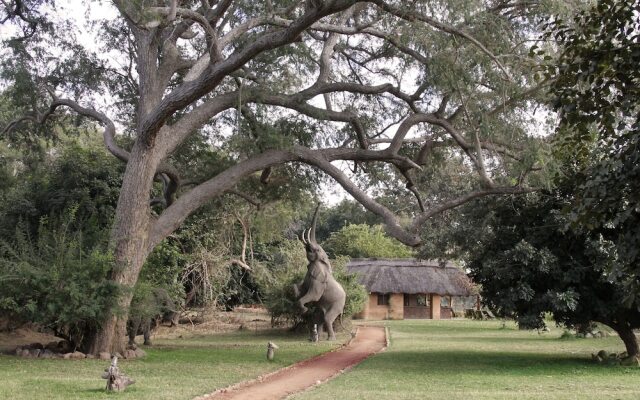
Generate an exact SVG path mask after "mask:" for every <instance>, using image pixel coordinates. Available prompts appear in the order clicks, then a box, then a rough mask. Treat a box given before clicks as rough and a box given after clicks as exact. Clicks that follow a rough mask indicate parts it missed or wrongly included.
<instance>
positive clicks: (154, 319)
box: [127, 288, 179, 346]
mask: <svg viewBox="0 0 640 400" xmlns="http://www.w3.org/2000/svg"><path fill="white" fill-rule="evenodd" d="M178 316H179V313H178V312H177V307H176V304H175V303H174V301H173V300H172V299H171V296H169V293H167V291H166V290H165V289H162V288H153V289H151V290H148V291H143V293H142V294H141V295H140V296H134V301H133V302H132V304H131V310H130V312H129V319H128V321H127V335H128V336H129V346H135V344H136V342H135V339H136V335H143V337H144V344H145V345H147V346H150V345H151V332H153V330H155V329H156V328H157V327H158V326H159V325H160V324H162V323H169V324H170V326H175V325H177V324H178Z"/></svg>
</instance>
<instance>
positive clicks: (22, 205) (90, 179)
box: [0, 136, 124, 240]
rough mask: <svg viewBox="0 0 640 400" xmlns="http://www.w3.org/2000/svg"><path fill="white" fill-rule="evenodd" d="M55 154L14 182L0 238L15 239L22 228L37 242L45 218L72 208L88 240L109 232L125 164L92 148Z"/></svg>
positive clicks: (74, 146) (72, 145)
mask: <svg viewBox="0 0 640 400" xmlns="http://www.w3.org/2000/svg"><path fill="white" fill-rule="evenodd" d="M92 139H93V140H95V139H96V136H91V137H89V138H88V140H92ZM51 152H52V153H58V155H57V156H55V157H52V158H51V159H49V160H45V162H44V163H43V164H41V165H39V166H37V167H35V168H33V169H29V168H28V169H24V170H18V172H17V175H16V176H14V179H15V183H14V186H13V187H12V188H10V189H9V190H7V191H6V193H5V195H4V196H5V197H4V199H3V200H4V203H3V204H2V206H0V237H2V238H5V239H10V238H12V237H13V235H14V231H13V229H14V227H15V226H16V225H18V224H19V223H21V224H24V227H25V228H26V229H27V230H28V232H29V234H30V235H32V236H36V232H37V229H38V225H39V223H40V220H41V219H42V218H46V217H47V216H49V215H52V214H60V213H62V212H63V211H64V210H66V209H68V208H70V207H72V206H73V207H75V209H76V212H75V218H76V219H77V220H78V221H81V222H82V223H83V224H84V225H85V230H84V232H85V235H87V237H86V238H85V240H91V239H90V237H92V236H100V235H101V234H102V231H103V230H105V229H108V228H109V227H110V226H111V221H112V220H113V215H114V213H115V208H116V204H117V201H118V195H119V188H120V185H121V176H122V172H123V171H124V164H123V163H122V162H121V161H119V160H116V159H115V158H114V157H112V156H110V155H108V154H107V153H106V151H105V150H104V149H101V148H96V147H95V146H94V144H93V143H91V142H89V144H81V143H80V142H78V141H76V142H69V143H66V144H63V145H61V146H59V147H57V148H54V149H52V150H51ZM18 164H19V162H18ZM16 168H17V167H16Z"/></svg>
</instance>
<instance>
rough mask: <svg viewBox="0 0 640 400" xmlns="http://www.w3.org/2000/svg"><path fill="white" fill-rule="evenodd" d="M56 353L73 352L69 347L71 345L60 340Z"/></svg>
mask: <svg viewBox="0 0 640 400" xmlns="http://www.w3.org/2000/svg"><path fill="white" fill-rule="evenodd" d="M55 351H56V352H57V353H63V354H65V353H71V352H72V351H73V347H71V343H69V342H68V341H66V340H61V341H59V342H58V347H57V349H56V350H55Z"/></svg>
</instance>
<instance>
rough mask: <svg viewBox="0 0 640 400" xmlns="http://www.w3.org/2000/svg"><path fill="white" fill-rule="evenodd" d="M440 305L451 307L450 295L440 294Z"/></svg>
mask: <svg viewBox="0 0 640 400" xmlns="http://www.w3.org/2000/svg"><path fill="white" fill-rule="evenodd" d="M440 307H451V297H449V296H442V298H441V299H440Z"/></svg>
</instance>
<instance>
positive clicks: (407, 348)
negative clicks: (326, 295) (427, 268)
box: [294, 320, 640, 400]
mask: <svg viewBox="0 0 640 400" xmlns="http://www.w3.org/2000/svg"><path fill="white" fill-rule="evenodd" d="M387 325H388V326H389V328H390V332H391V346H390V348H389V349H387V350H386V351H385V352H382V353H380V354H377V355H375V356H373V357H371V358H369V359H367V360H365V361H364V362H363V363H362V364H360V365H358V366H356V367H355V368H354V369H353V370H352V371H351V372H349V373H347V374H344V375H341V376H339V377H337V378H336V379H334V380H333V381H330V382H328V383H327V384H324V385H321V386H318V387H316V388H314V389H313V390H310V391H308V392H305V393H302V394H299V395H297V396H295V397H294V399H296V400H309V399H332V398H339V399H341V400H346V399H394V400H395V399H440V400H455V399H465V400H468V399H474V400H475V399H580V400H584V399H640V385H639V382H640V368H631V367H619V366H607V365H598V364H595V363H593V362H592V361H591V353H592V352H597V351H598V350H601V349H605V350H607V351H609V352H622V351H623V350H624V346H623V345H622V342H621V341H620V339H619V338H617V337H609V338H604V339H575V338H573V339H560V335H561V333H562V331H561V330H560V329H553V330H552V331H551V332H549V333H545V334H542V335H538V334H537V333H536V332H531V331H519V330H517V329H516V327H515V326H514V325H513V324H507V326H506V329H501V325H502V324H501V323H500V322H494V321H492V322H480V321H464V320H455V321H389V322H387Z"/></svg>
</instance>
